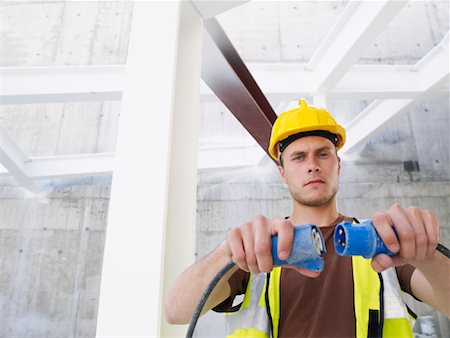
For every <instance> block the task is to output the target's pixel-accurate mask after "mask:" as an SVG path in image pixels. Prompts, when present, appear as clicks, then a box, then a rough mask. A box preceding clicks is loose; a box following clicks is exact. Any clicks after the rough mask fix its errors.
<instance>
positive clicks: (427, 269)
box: [372, 204, 450, 317]
mask: <svg viewBox="0 0 450 338" xmlns="http://www.w3.org/2000/svg"><path fill="white" fill-rule="evenodd" d="M372 222H373V224H374V226H375V228H376V229H377V232H378V234H379V235H380V237H381V238H382V240H383V242H384V243H385V244H386V245H387V247H388V248H389V250H391V251H392V252H399V254H398V255H396V256H392V257H389V256H387V255H384V254H381V255H378V256H376V257H374V259H373V260H372V266H373V268H374V269H375V270H376V271H378V272H381V271H383V270H385V269H387V268H389V267H394V266H399V265H403V264H405V263H409V264H411V265H413V266H414V267H416V270H415V271H414V272H413V274H412V276H411V290H412V292H413V293H414V295H415V296H416V297H417V298H419V299H421V300H422V301H424V302H425V303H427V304H429V305H430V306H432V307H434V308H435V309H436V310H438V311H440V312H442V313H443V314H444V315H446V316H447V317H450V283H449V277H450V260H449V259H448V258H447V257H445V256H444V255H442V254H441V253H439V252H437V251H436V247H437V244H438V242H439V228H440V227H439V220H438V219H437V217H436V215H435V214H434V213H432V212H431V211H428V210H422V209H418V208H408V209H403V208H402V207H400V206H399V205H398V204H395V205H393V206H392V207H391V208H390V209H389V210H387V211H386V212H377V213H376V214H375V215H374V217H373V218H372ZM393 228H395V231H396V233H397V234H396V233H395V232H394V230H393Z"/></svg>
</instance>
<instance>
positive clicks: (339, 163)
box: [337, 156, 341, 175]
mask: <svg viewBox="0 0 450 338" xmlns="http://www.w3.org/2000/svg"><path fill="white" fill-rule="evenodd" d="M337 159H338V175H340V174H341V158H340V157H339V156H338V157H337Z"/></svg>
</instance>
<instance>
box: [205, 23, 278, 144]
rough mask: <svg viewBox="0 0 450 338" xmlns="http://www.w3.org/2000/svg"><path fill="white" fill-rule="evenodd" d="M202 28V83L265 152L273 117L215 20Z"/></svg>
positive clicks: (263, 97) (268, 105)
mask: <svg viewBox="0 0 450 338" xmlns="http://www.w3.org/2000/svg"><path fill="white" fill-rule="evenodd" d="M204 28H205V34H204V39H203V52H202V60H203V64H202V79H203V81H205V83H206V84H207V85H208V86H209V88H210V89H211V90H212V91H213V92H214V93H215V95H216V96H217V97H218V98H219V99H220V100H221V101H222V102H223V103H224V105H225V106H226V107H227V108H228V109H229V110H230V111H231V113H232V114H233V115H234V116H235V117H236V118H237V119H238V120H239V122H240V123H241V124H242V125H243V126H244V128H245V129H247V131H248V132H249V133H250V134H251V135H252V136H253V138H254V139H255V140H256V142H258V144H259V145H260V146H261V147H262V148H263V149H264V150H265V151H266V152H267V149H268V147H269V139H270V132H271V129H272V125H273V123H274V122H275V120H276V118H277V115H276V114H275V112H274V111H273V109H272V107H271V106H270V104H269V102H268V101H267V99H266V97H265V96H264V94H263V92H262V91H261V89H260V88H259V86H258V84H257V83H256V81H255V80H254V79H253V77H252V75H251V74H250V72H249V71H248V69H247V67H246V66H245V64H244V62H243V61H242V59H241V58H240V56H239V54H238V53H237V51H236V50H235V49H234V47H233V45H232V44H231V42H230V40H229V39H228V37H227V35H226V34H225V32H224V31H223V29H222V27H221V26H220V24H219V23H218V22H217V20H216V19H214V18H212V19H209V20H206V21H205V22H204Z"/></svg>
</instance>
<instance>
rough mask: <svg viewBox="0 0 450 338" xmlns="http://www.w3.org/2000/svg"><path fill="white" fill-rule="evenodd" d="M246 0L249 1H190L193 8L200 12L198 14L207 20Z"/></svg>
mask: <svg viewBox="0 0 450 338" xmlns="http://www.w3.org/2000/svg"><path fill="white" fill-rule="evenodd" d="M246 2H249V0H246V1H238V0H234V1H229V0H227V1H223V0H209V1H205V0H197V1H192V3H193V4H194V6H195V8H196V9H197V12H198V13H199V14H200V16H201V17H202V18H203V19H205V20H207V19H210V18H212V17H214V16H216V15H219V14H221V13H224V12H226V11H229V10H230V9H233V8H235V7H238V6H241V5H243V4H245V3H246Z"/></svg>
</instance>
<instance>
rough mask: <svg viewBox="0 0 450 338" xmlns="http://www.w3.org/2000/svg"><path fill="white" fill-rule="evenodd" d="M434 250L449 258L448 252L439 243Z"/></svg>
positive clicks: (449, 253) (449, 251)
mask: <svg viewBox="0 0 450 338" xmlns="http://www.w3.org/2000/svg"><path fill="white" fill-rule="evenodd" d="M436 250H437V251H439V252H440V253H441V254H443V255H444V256H446V257H447V258H450V250H449V249H448V248H447V247H445V246H443V245H442V244H441V243H438V245H437V247H436Z"/></svg>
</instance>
